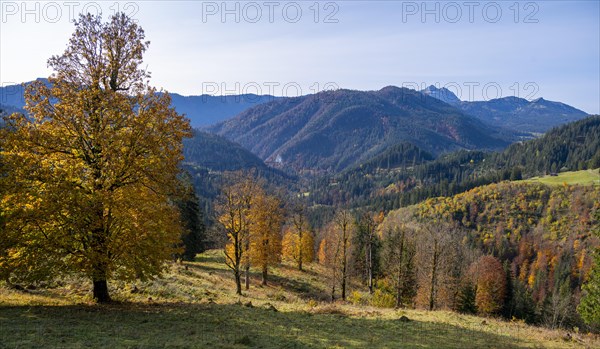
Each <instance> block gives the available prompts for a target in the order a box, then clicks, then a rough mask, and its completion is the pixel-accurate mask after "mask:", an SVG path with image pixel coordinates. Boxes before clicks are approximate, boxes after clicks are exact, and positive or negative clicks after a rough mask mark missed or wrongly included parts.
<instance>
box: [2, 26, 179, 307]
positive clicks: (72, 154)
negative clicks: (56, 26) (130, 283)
mask: <svg viewBox="0 0 600 349" xmlns="http://www.w3.org/2000/svg"><path fill="white" fill-rule="evenodd" d="M148 45H149V42H147V41H145V35H144V31H143V30H142V28H140V27H139V26H138V25H137V24H136V23H135V22H134V21H133V20H131V19H130V18H128V17H127V16H125V15H124V14H116V15H114V16H113V17H112V18H111V20H110V22H108V23H102V19H101V17H100V16H92V15H89V14H88V15H82V16H80V17H79V19H78V20H77V21H75V32H74V34H73V35H72V37H71V39H70V40H69V43H68V45H67V48H66V50H65V51H64V53H63V54H62V55H58V56H54V57H52V58H50V59H49V60H48V65H49V66H50V67H51V68H52V69H53V70H54V73H53V74H52V76H51V77H50V78H49V85H46V84H44V83H42V82H41V81H37V82H34V83H32V84H31V85H29V86H28V87H27V89H26V93H25V99H26V106H25V109H26V111H27V112H28V116H27V117H26V116H24V115H20V114H13V115H12V116H10V117H8V118H6V119H5V121H6V126H7V127H6V129H4V131H3V134H2V137H1V139H2V144H1V148H2V154H1V158H2V159H3V161H4V162H5V163H6V166H7V169H8V172H7V174H6V175H5V176H4V178H3V179H2V180H4V181H7V182H9V183H10V184H9V188H8V191H7V193H6V194H5V195H4V197H3V198H2V202H1V205H2V212H3V214H4V215H6V216H7V218H8V219H7V226H6V227H5V229H3V230H2V233H1V234H2V236H1V237H0V240H2V248H3V253H2V254H1V255H2V257H0V258H2V261H0V265H1V266H2V273H3V274H5V276H6V277H7V278H8V279H10V280H20V279H28V278H31V279H34V280H35V279H39V278H40V277H43V276H55V275H57V274H72V273H76V274H81V275H85V276H87V277H89V278H90V279H91V281H92V282H93V297H94V299H95V300H96V301H98V302H107V301H109V300H110V295H109V292H108V283H107V281H108V280H109V279H113V278H118V279H133V278H147V277H151V276H153V275H156V274H158V273H159V272H160V271H161V270H162V269H163V267H164V263H163V261H165V260H167V259H169V258H171V257H172V255H173V253H174V251H173V249H172V246H175V245H176V244H177V243H178V240H179V237H180V235H181V227H180V222H179V218H178V214H177V208H176V207H175V206H174V204H173V202H172V200H170V199H169V197H170V196H171V195H172V194H173V193H174V192H175V191H176V187H177V174H178V172H179V168H178V165H179V162H180V160H181V159H182V155H181V154H182V143H181V142H182V138H183V137H186V136H188V135H189V130H190V127H189V124H188V122H187V121H186V120H185V119H184V118H183V116H181V115H178V114H177V113H176V112H175V110H174V109H173V108H172V107H171V106H170V105H171V99H170V97H169V95H168V94H166V93H160V94H159V93H157V91H156V90H155V89H153V88H151V87H149V86H148V83H147V80H148V78H149V76H150V75H149V73H148V72H147V71H145V70H143V69H142V68H141V64H142V56H143V54H144V52H145V51H146V49H147V48H148Z"/></svg>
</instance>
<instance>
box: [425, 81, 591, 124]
mask: <svg viewBox="0 0 600 349" xmlns="http://www.w3.org/2000/svg"><path fill="white" fill-rule="evenodd" d="M421 92H422V93H423V94H426V95H428V96H431V97H434V98H437V99H439V100H441V101H444V102H446V103H448V104H450V105H453V106H455V107H457V108H459V109H461V110H462V111H463V112H465V113H466V114H469V115H472V116H475V117H477V118H479V119H480V120H482V121H484V122H487V123H489V124H490V125H493V126H498V127H503V128H508V129H512V130H515V131H521V132H530V133H544V132H546V131H548V130H550V129H551V128H553V127H555V126H558V125H562V124H566V123H569V122H572V121H577V120H580V119H583V118H585V117H587V116H588V114H587V113H586V112H584V111H582V110H579V109H577V108H573V107H571V106H569V105H567V104H564V103H560V102H553V101H548V100H546V99H544V98H537V99H534V100H532V101H528V100H526V99H524V98H519V97H503V98H497V99H491V100H489V101H473V102H469V101H461V100H460V99H459V98H458V97H457V96H456V95H455V94H454V93H453V92H452V91H450V90H448V89H447V88H445V87H442V88H436V87H435V86H433V85H432V86H429V87H427V88H426V89H424V90H422V91H421Z"/></svg>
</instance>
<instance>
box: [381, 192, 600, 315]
mask: <svg viewBox="0 0 600 349" xmlns="http://www.w3.org/2000/svg"><path fill="white" fill-rule="evenodd" d="M599 203H600V187H598V186H579V185H575V186H547V185H543V184H535V183H522V182H520V183H510V182H503V183H500V184H491V185H488V186H482V187H477V188H475V189H472V190H470V191H467V192H465V193H461V194H458V195H455V196H452V197H440V198H432V199H428V200H426V201H424V202H422V203H420V204H418V205H416V206H413V207H409V208H404V209H400V210H398V211H393V212H391V213H390V214H389V215H388V216H387V218H386V222H385V223H384V226H388V227H393V226H395V225H397V224H420V223H419V222H427V221H431V220H436V221H437V222H439V221H440V220H448V221H450V222H451V226H453V227H455V228H454V230H453V234H455V235H457V236H455V240H453V241H457V242H458V243H459V248H463V249H466V250H468V251H469V252H468V253H464V252H463V253H462V254H461V255H464V256H465V258H467V256H473V255H477V254H483V255H491V256H494V258H496V259H497V260H498V261H499V263H501V265H503V268H504V272H505V273H507V277H508V279H507V280H508V281H507V284H508V285H509V288H508V291H507V293H506V294H505V297H506V298H504V300H503V304H504V305H503V308H502V309H503V310H502V312H503V316H504V317H506V318H512V317H516V318H519V319H525V320H526V321H527V322H530V323H541V324H545V325H547V326H550V327H555V326H566V327H570V326H577V324H579V323H581V320H580V318H579V315H578V314H577V312H576V307H577V305H578V304H579V301H580V297H581V292H582V291H581V286H582V283H583V282H584V280H586V278H587V275H589V272H590V268H591V265H592V263H593V259H592V256H593V255H592V253H591V251H594V250H595V249H596V248H598V247H599V246H600V240H599V239H598V236H595V235H594V234H593V233H592V232H593V230H594V229H598V224H600V222H599V221H598V219H599V218H600V216H598V215H596V217H594V214H595V213H597V212H598V210H600V204H599ZM411 222H412V223H411ZM471 258H472V257H471ZM451 263H455V265H456V267H459V266H460V265H461V263H462V262H460V261H459V260H455V261H454V262H451ZM419 267H420V266H417V268H419ZM448 287H452V286H448ZM558 298H560V299H561V304H560V305H558V304H557V301H558Z"/></svg>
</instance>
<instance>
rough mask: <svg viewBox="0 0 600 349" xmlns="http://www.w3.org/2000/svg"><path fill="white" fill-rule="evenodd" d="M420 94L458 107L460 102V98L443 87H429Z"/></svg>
mask: <svg viewBox="0 0 600 349" xmlns="http://www.w3.org/2000/svg"><path fill="white" fill-rule="evenodd" d="M421 93H423V94H424V95H427V96H430V97H433V98H436V99H439V100H440V101H442V102H445V103H448V104H450V105H454V106H456V105H459V104H460V102H461V100H460V98H458V97H457V96H456V95H455V94H454V93H453V92H452V91H450V90H449V89H447V88H445V87H442V88H438V87H436V86H434V85H429V86H428V87H427V88H425V89H424V90H421Z"/></svg>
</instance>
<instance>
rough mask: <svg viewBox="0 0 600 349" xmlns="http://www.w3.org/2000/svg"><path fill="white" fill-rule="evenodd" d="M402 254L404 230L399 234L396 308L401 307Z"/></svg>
mask: <svg viewBox="0 0 600 349" xmlns="http://www.w3.org/2000/svg"><path fill="white" fill-rule="evenodd" d="M403 254H404V230H402V235H401V236H400V253H399V254H398V285H397V289H396V291H397V293H396V308H400V307H402V276H403V275H402V274H403V273H402V257H403Z"/></svg>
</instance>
